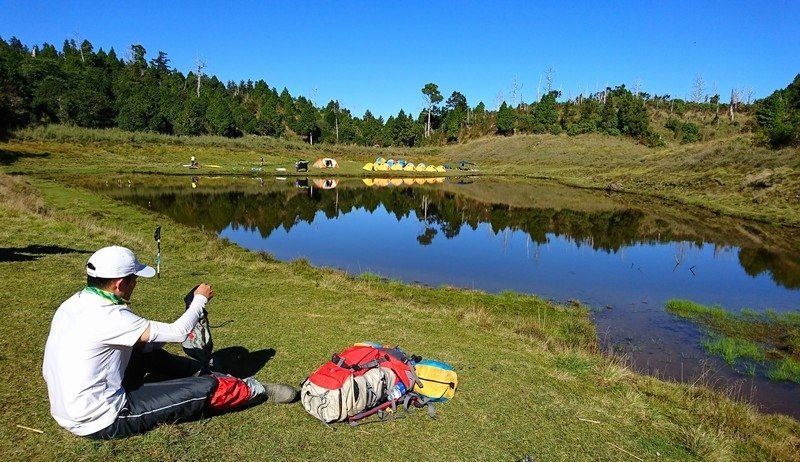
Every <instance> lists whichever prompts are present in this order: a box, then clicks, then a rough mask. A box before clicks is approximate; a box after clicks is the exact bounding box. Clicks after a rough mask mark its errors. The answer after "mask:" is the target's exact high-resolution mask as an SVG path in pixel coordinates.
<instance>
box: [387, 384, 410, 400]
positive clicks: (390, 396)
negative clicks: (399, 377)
mask: <svg viewBox="0 0 800 462" xmlns="http://www.w3.org/2000/svg"><path fill="white" fill-rule="evenodd" d="M405 392H406V386H405V385H403V382H397V385H395V386H393V387H392V388H391V389H390V390H389V392H388V393H387V394H386V401H394V400H396V399H400V397H401V396H403V393H405Z"/></svg>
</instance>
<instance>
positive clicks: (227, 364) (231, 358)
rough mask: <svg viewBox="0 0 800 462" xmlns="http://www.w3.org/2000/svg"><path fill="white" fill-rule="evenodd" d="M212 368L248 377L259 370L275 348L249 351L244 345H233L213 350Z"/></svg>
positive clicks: (273, 353) (273, 352)
mask: <svg viewBox="0 0 800 462" xmlns="http://www.w3.org/2000/svg"><path fill="white" fill-rule="evenodd" d="M211 356H212V357H213V358H214V368H215V369H218V370H221V371H223V372H225V373H227V374H231V375H232V376H234V377H250V376H253V375H255V374H256V372H258V371H260V370H261V368H263V367H264V366H265V365H266V364H267V362H269V360H270V359H272V357H273V356H275V350H274V349H272V348H267V349H264V350H258V351H252V352H251V351H250V350H248V349H247V348H245V347H241V346H234V347H228V348H223V349H221V350H217V351H215V352H214V353H213V354H212V355H211Z"/></svg>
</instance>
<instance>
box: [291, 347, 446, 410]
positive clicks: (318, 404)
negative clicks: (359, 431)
mask: <svg viewBox="0 0 800 462" xmlns="http://www.w3.org/2000/svg"><path fill="white" fill-rule="evenodd" d="M420 366H421V367H420ZM420 372H421V373H422V376H420ZM457 385H458V378H457V376H456V372H455V370H453V368H452V367H450V366H448V365H447V364H444V363H441V362H438V361H432V360H422V358H421V357H419V356H409V355H407V354H405V353H403V352H402V351H401V350H400V349H399V348H397V347H395V348H384V347H382V346H381V345H380V344H376V343H357V344H355V345H353V346H351V347H349V348H347V349H345V350H344V351H342V352H341V353H337V354H334V355H333V357H332V358H331V360H330V361H328V362H326V363H325V364H323V365H322V366H320V367H319V368H318V369H317V370H316V371H314V372H313V373H312V374H311V375H309V376H308V378H306V379H305V380H304V381H303V383H302V384H301V385H300V401H301V402H302V403H303V407H304V408H305V410H306V411H307V412H308V413H309V414H311V415H312V416H314V417H316V418H317V419H319V420H321V421H322V422H323V423H325V424H326V425H328V424H331V423H334V422H343V421H345V420H346V421H348V422H349V423H350V424H351V425H353V426H355V425H358V423H359V421H361V420H362V419H365V418H366V417H369V416H371V415H373V414H378V417H379V418H380V419H381V420H383V419H384V414H385V413H386V412H391V413H392V414H393V413H394V411H395V410H396V408H397V406H398V404H400V405H402V406H403V407H405V409H406V410H411V409H412V406H413V408H420V407H423V406H426V405H427V407H428V415H429V416H431V417H432V418H436V415H435V411H434V409H433V402H436V401H447V400H448V399H450V398H452V397H453V395H454V393H455V390H456V387H457ZM390 408H391V409H390Z"/></svg>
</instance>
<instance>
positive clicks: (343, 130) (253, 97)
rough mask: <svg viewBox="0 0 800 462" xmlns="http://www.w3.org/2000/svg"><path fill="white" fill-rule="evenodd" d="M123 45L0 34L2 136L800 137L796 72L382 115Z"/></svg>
mask: <svg viewBox="0 0 800 462" xmlns="http://www.w3.org/2000/svg"><path fill="white" fill-rule="evenodd" d="M124 55H125V58H124V59H123V58H120V57H119V56H118V55H117V53H116V52H115V50H114V49H113V48H111V49H110V50H109V51H107V52H106V51H104V50H103V49H102V48H100V49H98V50H95V48H94V46H93V45H92V44H91V43H90V42H89V41H88V40H84V41H82V42H81V43H80V44H78V43H76V42H75V40H65V41H64V44H63V45H62V47H61V49H60V50H58V49H57V48H56V47H55V46H54V45H51V44H48V43H45V44H42V45H41V46H40V45H33V46H27V45H25V44H23V43H21V42H20V41H19V40H18V39H16V38H14V37H12V38H11V39H10V40H9V41H6V40H4V39H3V38H2V37H0V89H1V90H2V91H1V92H0V138H4V137H8V136H9V135H10V134H11V133H12V132H13V130H15V129H18V128H24V127H27V126H31V125H37V124H66V125H73V126H78V127H88V128H110V127H116V128H119V129H122V130H126V131H134V132H135V131H150V132H156V133H162V134H169V135H179V136H195V135H219V136H225V137H231V138H233V137H241V136H269V137H276V138H286V139H301V140H305V141H306V142H308V143H311V144H316V143H328V144H339V143H343V144H352V145H363V146H381V147H388V146H408V147H413V146H426V145H443V144H448V143H459V142H464V141H467V140H470V139H476V138H481V137H486V136H511V135H516V134H534V133H551V134H561V133H565V134H567V135H579V134H583V133H603V134H606V135H609V136H625V137H630V138H632V139H635V140H636V141H638V142H640V143H642V144H645V145H648V146H661V145H664V144H667V143H693V142H698V141H704V140H709V139H713V138H715V137H719V136H725V135H729V134H736V133H753V134H754V135H755V136H754V139H755V141H756V142H757V143H760V144H764V145H768V146H770V147H773V148H780V147H784V146H798V145H800V74H798V75H797V76H796V77H795V79H794V81H793V82H791V83H790V84H789V85H788V86H787V87H786V88H784V89H779V90H776V91H775V92H773V93H772V94H771V95H770V96H768V97H766V98H763V99H760V100H755V101H750V97H745V95H744V94H743V93H744V92H743V91H741V90H738V89H732V90H731V93H730V99H729V101H728V102H727V103H726V102H724V101H722V98H721V96H720V95H719V94H718V93H715V94H709V93H708V92H707V88H706V85H705V84H704V82H703V80H702V77H701V76H698V77H697V80H696V81H695V82H694V85H693V87H692V95H691V97H690V98H687V100H684V99H680V98H673V97H671V96H670V95H651V94H649V93H646V92H643V91H641V90H640V89H638V88H637V89H633V90H631V89H628V88H626V87H625V85H618V86H616V87H613V88H612V87H608V88H606V89H604V90H602V91H598V92H595V93H591V94H588V95H583V94H581V95H578V96H577V97H572V98H566V99H564V98H562V97H563V96H564V95H562V94H561V92H559V91H558V90H555V89H553V88H554V87H553V85H552V75H548V85H547V88H546V89H545V91H543V92H542V93H543V94H542V95H541V96H540V98H539V99H538V101H533V102H530V103H526V102H524V101H514V102H512V103H511V104H509V103H508V102H506V101H502V103H500V102H498V104H499V106H498V107H497V108H496V110H491V109H490V108H487V106H486V104H485V103H484V102H482V101H481V102H479V103H477V104H475V105H474V106H470V104H469V103H468V102H467V98H466V96H465V95H463V94H462V93H460V92H458V91H453V92H452V93H451V95H450V96H449V97H448V98H447V99H445V98H444V95H442V94H441V92H440V90H439V87H438V85H436V84H435V83H427V84H424V86H423V87H422V89H421V93H422V96H423V97H424V99H425V101H426V103H427V104H426V108H425V109H424V110H422V111H420V113H419V114H406V113H405V112H404V111H403V110H400V111H399V113H398V114H397V115H396V116H390V117H388V119H386V120H384V119H383V117H375V116H374V115H373V114H372V113H371V112H370V111H369V110H367V111H366V112H365V113H364V114H363V115H361V116H358V115H354V114H352V113H351V112H350V111H349V110H348V109H347V108H345V107H341V106H340V105H339V104H338V101H335V100H332V101H329V102H328V103H327V104H325V105H324V106H321V107H318V106H317V105H316V104H315V103H314V102H313V101H311V100H309V99H308V98H306V97H304V96H292V95H291V94H290V93H289V91H288V89H287V88H286V87H284V88H283V89H282V90H281V91H278V89H277V88H276V87H270V86H269V84H268V83H267V82H266V81H265V80H263V79H259V80H256V81H252V80H248V81H246V82H245V81H240V82H238V83H237V82H233V81H229V82H226V83H223V82H221V81H220V80H219V79H217V77H215V76H213V75H206V74H205V73H204V72H203V69H204V64H203V63H200V62H198V64H197V67H196V69H193V70H192V71H189V72H188V73H187V74H186V75H184V74H183V73H182V72H181V71H179V70H178V69H175V68H173V67H171V66H170V59H169V57H168V54H167V53H166V52H163V51H159V52H158V54H157V55H156V56H155V57H152V58H150V59H148V58H147V50H145V48H144V47H142V46H141V45H138V44H134V45H132V46H131V47H130V50H125V52H124ZM514 99H515V98H512V100H514Z"/></svg>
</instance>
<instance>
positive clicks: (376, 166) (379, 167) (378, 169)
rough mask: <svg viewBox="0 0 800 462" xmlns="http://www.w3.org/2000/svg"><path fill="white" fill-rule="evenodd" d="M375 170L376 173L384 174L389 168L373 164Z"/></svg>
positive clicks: (384, 165)
mask: <svg viewBox="0 0 800 462" xmlns="http://www.w3.org/2000/svg"><path fill="white" fill-rule="evenodd" d="M375 170H376V171H381V172H385V171H387V170H389V166H388V165H386V164H375Z"/></svg>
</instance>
